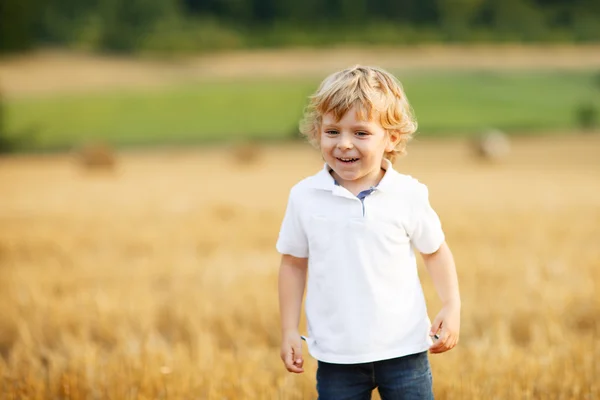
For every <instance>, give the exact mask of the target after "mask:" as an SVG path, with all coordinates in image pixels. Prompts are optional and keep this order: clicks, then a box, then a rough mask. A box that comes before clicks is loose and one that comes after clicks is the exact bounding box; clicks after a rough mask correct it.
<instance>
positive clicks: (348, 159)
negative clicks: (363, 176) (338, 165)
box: [336, 157, 359, 164]
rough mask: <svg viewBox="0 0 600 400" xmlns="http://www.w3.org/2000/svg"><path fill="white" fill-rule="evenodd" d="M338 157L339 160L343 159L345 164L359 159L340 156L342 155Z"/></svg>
mask: <svg viewBox="0 0 600 400" xmlns="http://www.w3.org/2000/svg"><path fill="white" fill-rule="evenodd" d="M336 159H337V160H338V161H341V162H343V163H345V164H352V163H354V162H357V161H358V160H359V159H358V158H340V157H336Z"/></svg>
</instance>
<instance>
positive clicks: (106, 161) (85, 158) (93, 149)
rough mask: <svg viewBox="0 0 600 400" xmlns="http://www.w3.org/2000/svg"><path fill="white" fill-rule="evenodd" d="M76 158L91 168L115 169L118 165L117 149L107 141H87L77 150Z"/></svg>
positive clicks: (84, 165)
mask: <svg viewBox="0 0 600 400" xmlns="http://www.w3.org/2000/svg"><path fill="white" fill-rule="evenodd" d="M76 158H77V161H78V162H79V164H80V165H81V166H83V167H85V168H89V169H113V168H114V167H115V165H116V156H115V151H114V149H113V148H112V147H111V146H109V145H108V144H106V143H100V142H94V143H87V144H85V145H83V146H81V147H80V148H79V149H78V150H77V151H76Z"/></svg>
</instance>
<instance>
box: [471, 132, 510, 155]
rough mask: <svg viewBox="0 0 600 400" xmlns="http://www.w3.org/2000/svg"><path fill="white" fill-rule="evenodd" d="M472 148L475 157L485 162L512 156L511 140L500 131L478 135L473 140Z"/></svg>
mask: <svg viewBox="0 0 600 400" xmlns="http://www.w3.org/2000/svg"><path fill="white" fill-rule="evenodd" d="M472 146H473V150H474V152H475V155H476V156H477V157H479V158H481V159H485V160H501V159H503V158H505V157H507V156H508V155H509V154H510V140H509V139H508V136H507V135H506V134H505V133H504V132H502V131H500V130H498V129H492V130H489V131H486V132H484V133H482V134H480V135H478V136H477V137H475V139H474V140H473V143H472Z"/></svg>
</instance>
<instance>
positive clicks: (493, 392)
mask: <svg viewBox="0 0 600 400" xmlns="http://www.w3.org/2000/svg"><path fill="white" fill-rule="evenodd" d="M599 146H600V138H599V137H598V136H597V135H590V136H587V137H579V138H557V137H555V138H552V139H543V138H538V139H535V140H534V139H519V140H518V141H516V142H515V143H514V151H513V152H512V154H511V155H510V157H509V158H508V159H506V160H505V161H504V162H503V163H500V164H486V163H480V162H478V161H476V160H475V159H473V158H470V157H469V156H468V152H467V147H466V145H465V144H464V143H462V142H458V141H436V142H427V141H417V142H416V143H414V144H412V147H411V148H410V153H409V155H408V156H407V157H406V158H404V159H401V160H400V161H399V162H397V163H396V167H397V169H399V170H400V171H402V172H405V173H409V174H411V175H413V176H415V177H417V178H419V179H420V180H421V181H422V182H424V183H426V184H428V186H429V188H430V193H431V200H432V203H433V205H434V206H435V208H436V209H437V211H438V213H439V214H440V216H441V218H442V221H443V223H444V227H445V231H446V234H447V239H448V242H449V244H450V246H451V248H452V249H453V251H454V253H455V257H456V260H457V265H458V273H459V278H460V284H461V292H462V298H463V320H462V332H461V343H460V345H459V346H458V347H457V348H456V349H455V350H453V351H451V352H449V353H447V354H444V355H441V356H432V357H431V361H432V367H433V372H434V382H435V383H434V385H435V391H436V394H437V396H438V398H443V399H468V398H477V399H479V398H498V399H505V398H506V399H515V398H523V399H527V398H543V399H546V398H560V399H592V398H598V397H599V396H600V387H599V385H598V376H600V368H599V365H598V360H599V359H600V345H599V339H600V297H599V296H598V295H597V293H598V289H599V288H598V282H600V246H599V245H598V241H597V240H598V237H600V185H599V184H600V159H599V158H598V155H597V153H598V152H597V149H598V148H599ZM256 151H259V153H258V156H257V157H255V158H254V159H253V161H252V162H251V163H250V164H246V165H240V164H239V163H237V162H236V160H235V158H234V157H233V154H235V152H232V151H231V149H227V148H214V149H197V150H196V149H189V150H185V151H183V150H177V151H175V150H163V151H146V152H130V153H123V154H120V155H119V158H118V166H117V168H116V169H115V170H113V171H104V172H103V171H84V170H82V169H79V168H78V167H77V165H75V164H74V163H73V162H72V160H71V159H70V158H68V157H67V156H65V155H52V156H14V157H10V158H5V159H0V185H1V186H0V192H1V193H2V195H1V196H0V397H1V398H30V399H43V398H69V399H82V398H114V399H128V398H132V399H133V398H138V399H149V398H153V399H154V398H170V399H178V398H189V399H310V398H315V397H316V394H315V389H314V385H315V382H314V372H315V368H316V363H315V361H314V360H313V359H311V358H309V357H307V367H306V370H307V372H306V373H305V374H303V375H291V374H288V373H287V372H286V371H285V369H284V368H283V365H282V364H281V361H280V360H279V355H278V353H279V325H278V308H277V294H276V286H277V267H278V259H279V257H278V255H277V254H276V252H275V250H274V243H275V241H276V238H277V233H278V229H279V224H280V221H281V218H282V215H283V212H284V207H285V203H286V198H287V194H288V190H289V188H290V187H291V186H292V185H293V184H294V183H295V182H296V181H297V180H299V179H300V178H302V177H304V176H307V175H309V174H311V173H313V172H315V171H316V170H317V169H319V168H320V167H321V161H320V159H319V157H318V154H316V152H314V151H313V150H311V149H310V148H308V146H306V145H305V146H291V145H290V146H277V147H275V146H273V147H266V148H264V149H261V150H258V149H257V150H256ZM420 273H421V277H422V281H423V285H424V288H425V292H426V296H427V299H428V305H429V312H430V315H431V316H432V317H433V315H434V314H435V313H436V312H437V310H438V307H439V301H438V300H437V296H436V294H435V291H434V289H433V286H432V283H431V281H430V279H429V277H428V275H427V273H426V272H425V271H424V270H423V268H422V265H421V266H420ZM305 351H306V349H305Z"/></svg>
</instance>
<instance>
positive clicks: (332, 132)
mask: <svg viewBox="0 0 600 400" xmlns="http://www.w3.org/2000/svg"><path fill="white" fill-rule="evenodd" d="M325 133H326V134H328V135H330V136H333V135H337V134H338V131H336V130H333V129H330V130H328V131H325Z"/></svg>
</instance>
